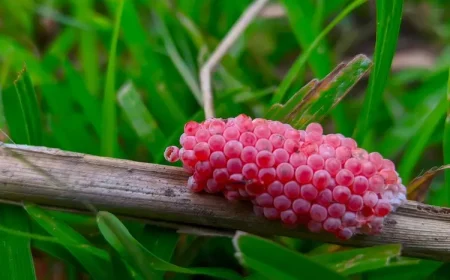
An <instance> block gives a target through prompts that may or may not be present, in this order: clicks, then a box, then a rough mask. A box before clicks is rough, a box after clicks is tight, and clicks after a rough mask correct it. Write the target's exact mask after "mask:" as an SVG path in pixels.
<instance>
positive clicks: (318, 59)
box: [281, 0, 331, 79]
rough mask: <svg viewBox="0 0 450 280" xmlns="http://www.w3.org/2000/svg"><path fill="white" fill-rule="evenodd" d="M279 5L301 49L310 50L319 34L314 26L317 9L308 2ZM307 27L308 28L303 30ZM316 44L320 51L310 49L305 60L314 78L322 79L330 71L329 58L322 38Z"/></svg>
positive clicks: (284, 0)
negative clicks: (284, 12) (282, 7)
mask: <svg viewBox="0 0 450 280" xmlns="http://www.w3.org/2000/svg"><path fill="white" fill-rule="evenodd" d="M281 3H282V4H283V6H284V8H285V9H284V10H285V11H286V14H287V17H288V19H289V22H290V24H291V26H292V29H293V32H294V34H295V37H296V38H297V41H298V42H299V43H300V45H301V47H302V49H303V50H306V49H308V48H310V46H311V45H312V44H313V42H314V41H315V39H317V35H318V34H319V28H317V27H318V26H315V25H314V23H315V22H314V14H315V12H317V9H315V8H314V5H313V4H312V3H311V2H310V1H297V0H282V1H281ZM319 24H321V22H319ZM307 26H308V28H305V27H307ZM319 36H320V35H319ZM317 44H318V47H319V46H320V48H321V51H319V50H318V49H316V48H314V49H312V50H311V51H310V53H309V54H308V56H309V57H308V59H307V60H309V64H310V65H311V68H312V69H313V72H314V74H315V75H316V77H317V78H319V79H322V78H323V77H325V75H327V74H328V72H329V71H330V70H331V57H330V56H329V52H328V46H327V44H326V42H325V40H324V38H321V40H320V42H319V43H317Z"/></svg>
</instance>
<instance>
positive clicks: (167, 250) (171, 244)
mask: <svg viewBox="0 0 450 280" xmlns="http://www.w3.org/2000/svg"><path fill="white" fill-rule="evenodd" d="M178 239H179V235H178V233H177V232H176V231H175V230H173V229H168V228H162V227H157V226H150V225H146V226H145V228H144V230H143V231H142V233H141V234H140V235H139V236H137V240H138V241H139V242H140V243H141V244H142V245H143V246H144V247H145V248H146V249H147V250H149V251H150V252H152V253H153V254H155V255H156V256H157V257H159V258H161V259H162V260H164V261H166V262H170V261H171V259H172V256H173V254H174V252H175V247H176V245H177V243H178ZM164 274H165V271H155V276H156V277H155V278H154V279H161V280H162V279H164Z"/></svg>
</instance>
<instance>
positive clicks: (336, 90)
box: [293, 55, 372, 128]
mask: <svg viewBox="0 0 450 280" xmlns="http://www.w3.org/2000/svg"><path fill="white" fill-rule="evenodd" d="M340 66H341V67H342V68H340ZM340 66H338V67H337V68H336V70H337V71H333V72H332V73H330V74H329V76H327V77H325V78H324V80H323V81H322V82H321V83H320V84H319V85H318V86H317V87H316V88H315V89H314V90H312V91H311V92H309V93H308V95H307V96H305V98H304V106H302V109H301V111H300V112H301V114H298V115H297V117H295V118H294V119H293V123H294V125H295V127H302V128H303V127H305V126H306V125H307V124H308V123H311V122H320V121H321V120H323V119H324V118H325V117H326V116H327V115H328V113H329V112H330V111H331V109H333V108H334V107H335V106H336V105H337V104H338V103H339V102H340V101H341V100H342V99H343V98H344V97H345V95H346V94H347V93H348V92H349V91H350V90H351V89H352V88H353V87H354V86H355V84H356V83H357V82H358V81H359V80H360V79H361V78H362V77H363V76H364V75H365V74H366V73H367V72H368V71H369V69H370V68H371V67H372V62H371V61H370V59H369V58H368V57H366V56H365V55H358V56H356V57H355V58H354V59H352V60H351V61H350V62H348V63H346V64H341V65H340ZM339 68H340V69H339Z"/></svg>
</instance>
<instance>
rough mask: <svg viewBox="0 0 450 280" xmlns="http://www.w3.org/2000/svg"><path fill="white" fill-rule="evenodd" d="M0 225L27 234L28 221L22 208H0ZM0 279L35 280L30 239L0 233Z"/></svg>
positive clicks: (5, 206) (4, 206) (3, 206)
mask: <svg viewBox="0 0 450 280" xmlns="http://www.w3.org/2000/svg"><path fill="white" fill-rule="evenodd" d="M0 224H1V225H2V226H4V227H7V228H10V229H13V230H18V231H23V232H29V221H28V217H27V215H26V213H25V212H24V211H23V209H22V208H20V207H17V206H11V205H2V206H1V207H0ZM0 260H1V263H0V279H2V280H3V279H4V280H29V279H36V276H35V270H34V263H33V258H32V255H31V248H30V239H29V238H24V237H22V236H20V237H19V236H14V235H11V234H7V233H4V232H1V233H0Z"/></svg>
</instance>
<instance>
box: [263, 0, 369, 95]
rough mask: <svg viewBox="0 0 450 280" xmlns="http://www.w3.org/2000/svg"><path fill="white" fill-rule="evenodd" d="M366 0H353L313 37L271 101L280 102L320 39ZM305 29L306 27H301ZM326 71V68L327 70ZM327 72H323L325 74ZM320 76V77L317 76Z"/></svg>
mask: <svg viewBox="0 0 450 280" xmlns="http://www.w3.org/2000/svg"><path fill="white" fill-rule="evenodd" d="M289 1H293V0H289ZM366 1H367V0H355V1H354V2H352V3H351V4H350V5H348V6H347V7H346V8H345V9H344V10H343V11H342V12H341V13H340V14H339V15H338V16H337V17H336V18H335V19H333V21H332V22H330V24H328V25H327V27H325V28H324V29H323V30H322V32H321V33H320V34H319V36H317V37H316V38H315V40H314V41H313V42H312V43H311V44H310V45H309V47H308V48H307V49H306V48H305V49H306V50H305V51H303V52H302V54H301V55H300V56H299V57H297V59H296V60H295V61H294V63H293V64H292V66H291V68H290V69H289V71H288V73H287V74H286V76H285V77H284V79H283V81H281V83H280V86H279V88H278V90H277V91H276V93H275V94H274V96H273V98H272V101H271V103H272V104H274V103H277V102H282V101H283V98H284V97H285V95H286V93H287V91H288V89H289V87H290V86H291V85H292V83H293V81H294V79H295V78H296V77H297V75H298V73H299V72H300V71H301V70H302V69H303V68H304V66H305V64H306V62H307V61H308V58H309V57H310V56H311V55H312V53H313V51H315V50H316V48H317V47H318V46H319V45H320V43H321V41H322V40H323V39H324V38H325V36H326V35H327V34H328V33H329V32H330V31H331V30H332V29H333V28H334V27H335V26H336V25H337V24H338V23H339V22H340V21H341V20H342V19H344V18H345V17H346V16H347V15H348V14H349V13H350V12H352V11H353V10H354V9H356V8H357V7H359V6H361V5H362V4H363V3H365V2H366ZM303 30H307V29H303ZM327 71H328V70H327ZM326 74H327V73H324V74H323V76H325V75H326ZM318 78H321V77H318Z"/></svg>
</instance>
